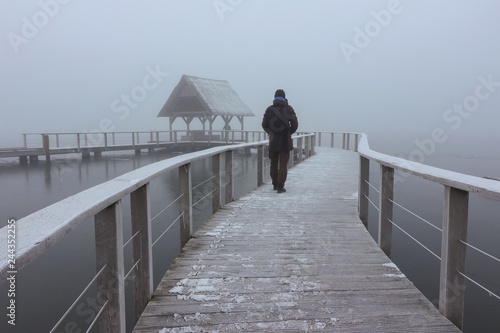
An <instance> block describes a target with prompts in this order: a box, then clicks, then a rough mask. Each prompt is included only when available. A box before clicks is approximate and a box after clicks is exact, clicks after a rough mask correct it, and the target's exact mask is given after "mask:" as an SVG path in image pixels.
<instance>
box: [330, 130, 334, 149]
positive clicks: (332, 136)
mask: <svg viewBox="0 0 500 333" xmlns="http://www.w3.org/2000/svg"><path fill="white" fill-rule="evenodd" d="M334 137H335V133H331V137H330V141H331V142H330V147H331V148H334V144H335V142H334Z"/></svg>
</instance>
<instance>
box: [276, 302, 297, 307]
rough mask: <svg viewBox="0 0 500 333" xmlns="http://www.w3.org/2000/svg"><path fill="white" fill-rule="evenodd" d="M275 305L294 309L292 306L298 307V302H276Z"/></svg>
mask: <svg viewBox="0 0 500 333" xmlns="http://www.w3.org/2000/svg"><path fill="white" fill-rule="evenodd" d="M275 304H276V306H278V307H292V306H297V302H276V303H275Z"/></svg>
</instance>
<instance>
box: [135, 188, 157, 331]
mask: <svg viewBox="0 0 500 333" xmlns="http://www.w3.org/2000/svg"><path fill="white" fill-rule="evenodd" d="M130 209H131V216H132V235H135V234H136V233H138V234H137V236H135V237H134V240H133V242H132V244H133V245H132V246H133V253H134V254H133V258H134V263H137V268H136V269H134V299H135V302H134V303H135V319H136V321H137V320H138V319H139V317H140V316H141V314H142V311H144V309H145V308H146V305H147V304H148V301H149V300H150V299H151V296H152V295H153V245H152V240H151V201H150V192H149V183H148V184H146V185H144V186H142V187H140V188H138V189H137V190H135V191H134V192H132V193H131V194H130Z"/></svg>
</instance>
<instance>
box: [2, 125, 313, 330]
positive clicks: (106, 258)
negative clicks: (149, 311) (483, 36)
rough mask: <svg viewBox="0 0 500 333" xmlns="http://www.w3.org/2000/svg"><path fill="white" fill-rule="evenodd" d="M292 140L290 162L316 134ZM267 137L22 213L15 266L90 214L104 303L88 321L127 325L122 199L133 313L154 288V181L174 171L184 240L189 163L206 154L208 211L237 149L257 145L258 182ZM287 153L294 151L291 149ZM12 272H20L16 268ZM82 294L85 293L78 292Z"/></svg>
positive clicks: (189, 222) (217, 200)
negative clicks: (127, 216) (127, 215)
mask: <svg viewBox="0 0 500 333" xmlns="http://www.w3.org/2000/svg"><path fill="white" fill-rule="evenodd" d="M293 140H294V141H295V147H296V152H297V154H295V157H291V159H290V160H291V162H290V164H292V165H293V164H294V163H295V162H300V161H302V160H303V159H304V158H308V157H309V156H311V155H313V154H314V145H315V135H314V134H301V135H295V136H294V137H293ZM267 144H268V141H267V140H266V141H259V142H254V143H243V144H236V145H226V146H222V147H216V148H210V149H206V150H203V151H199V152H195V153H190V154H185V155H180V156H177V157H173V158H170V159H167V160H164V161H160V162H157V163H153V164H150V165H147V166H145V167H142V168H140V169H137V170H134V171H132V172H129V173H126V174H124V175H122V176H119V177H117V178H115V179H113V180H110V181H107V182H105V183H103V184H100V185H97V186H95V187H92V188H90V189H88V190H85V191H83V192H80V193H78V194H76V195H74V196H71V197H68V198H67V199H64V200H62V201H59V202H57V203H55V204H53V205H51V206H49V207H46V208H44V209H42V210H40V211H37V212H35V213H33V214H31V215H29V216H27V217H25V218H22V219H20V220H19V221H17V222H16V226H15V227H16V232H17V234H18V235H19V237H18V238H17V243H16V249H15V267H16V270H20V269H22V268H23V267H24V266H26V265H28V264H30V262H32V261H33V260H35V259H36V258H37V257H38V256H40V255H42V254H43V253H45V252H46V251H47V250H48V249H49V248H51V247H52V246H53V245H55V244H56V243H58V242H59V241H61V240H62V239H63V238H64V237H65V236H66V235H67V234H68V233H70V232H71V231H72V230H74V229H75V228H76V227H77V226H78V225H79V224H80V223H81V222H83V221H85V220H87V219H89V218H94V224H95V244H96V245H95V246H96V265H97V267H96V271H97V274H96V275H95V277H94V279H93V280H92V282H91V283H94V282H95V283H97V290H99V292H100V296H99V297H98V299H99V301H100V302H101V304H99V305H100V310H99V312H98V314H97V316H96V319H95V320H94V322H92V323H91V327H92V325H94V323H97V325H98V326H99V330H100V332H103V333H104V332H106V333H114V332H120V333H123V332H125V329H126V328H125V316H126V315H125V313H126V312H125V286H124V279H125V276H128V274H126V273H125V271H124V254H123V247H124V243H125V242H124V239H123V228H124V227H123V221H122V199H124V197H125V196H127V195H130V212H131V224H132V237H131V239H130V240H129V241H127V242H126V243H128V242H132V246H133V262H134V265H133V268H132V270H131V271H133V284H134V301H135V315H136V317H138V316H139V315H140V314H141V313H142V311H143V310H144V308H145V306H146V304H147V302H148V301H149V299H150V298H151V295H152V292H153V261H152V245H153V242H152V236H151V209H150V205H151V199H150V183H151V181H153V180H154V179H156V178H157V177H159V176H161V175H163V174H165V173H166V172H168V171H170V170H175V169H177V170H178V174H179V193H178V194H179V196H178V199H176V200H177V201H178V204H179V208H180V212H181V213H180V215H179V222H178V223H179V225H180V239H181V245H184V244H185V243H186V242H187V241H188V240H189V238H190V237H191V236H192V234H193V232H194V230H193V205H194V203H193V195H192V192H193V184H192V181H191V169H192V168H191V165H192V163H193V162H195V161H199V160H203V159H211V165H212V177H211V178H210V180H209V182H211V189H212V190H211V192H210V193H208V194H207V196H209V197H210V198H211V199H212V212H215V211H217V210H218V209H219V208H220V207H221V205H222V204H223V203H224V202H225V203H227V202H230V201H232V200H233V187H234V174H233V155H234V152H235V151H236V150H241V149H252V148H253V149H257V159H256V160H257V164H258V166H257V170H258V171H257V184H258V186H260V185H262V184H263V183H264V150H265V147H266V145H267ZM222 155H224V156H225V158H224V160H225V163H224V165H221V156H222ZM291 156H294V155H292V154H291ZM221 169H222V170H221ZM222 178H223V179H224V184H223V182H222ZM223 186H225V197H224V198H221V193H222V187H223ZM174 202H175V201H174ZM174 222H175V221H174ZM8 238H9V230H8V227H4V228H2V229H0V244H7V240H8ZM9 260H10V257H9V254H8V253H6V252H5V251H3V252H2V253H1V254H0V280H1V281H5V279H6V278H7V276H8V275H9V274H12V272H10V270H12V266H9V263H10V261H9ZM15 273H16V274H17V271H16V272H15ZM89 286H90V284H89ZM89 286H87V288H89ZM87 288H86V289H87ZM84 292H85V290H84ZM82 295H83V293H82V294H81V295H80V297H81V296H82ZM77 301H79V300H78V299H77V300H76V301H75V303H73V305H74V304H76V303H77ZM70 310H71V308H70V309H68V311H67V312H66V314H65V315H63V317H62V318H61V320H60V321H59V322H57V323H56V324H55V326H54V329H53V330H52V331H53V332H54V331H56V330H57V328H58V326H59V325H60V324H61V323H62V322H63V321H64V319H65V316H66V315H67V314H68V312H69V311H70ZM89 329H90V328H89Z"/></svg>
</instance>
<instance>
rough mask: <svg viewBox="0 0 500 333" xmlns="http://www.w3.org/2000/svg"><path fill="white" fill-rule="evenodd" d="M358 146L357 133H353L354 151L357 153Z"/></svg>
mask: <svg viewBox="0 0 500 333" xmlns="http://www.w3.org/2000/svg"><path fill="white" fill-rule="evenodd" d="M358 146H359V134H355V135H354V151H355V152H356V153H357V152H358Z"/></svg>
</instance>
